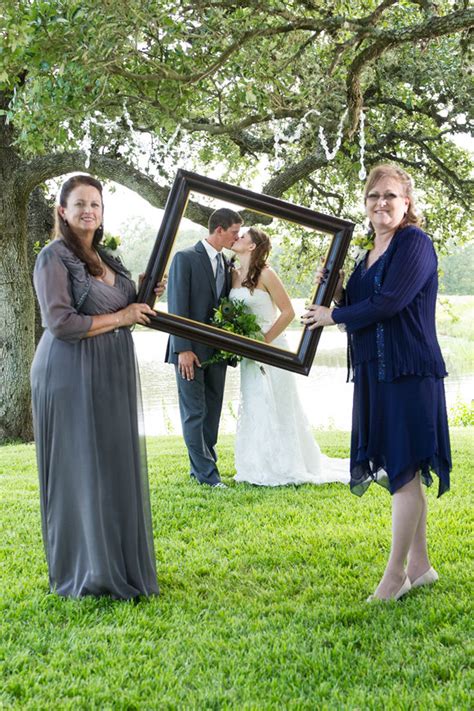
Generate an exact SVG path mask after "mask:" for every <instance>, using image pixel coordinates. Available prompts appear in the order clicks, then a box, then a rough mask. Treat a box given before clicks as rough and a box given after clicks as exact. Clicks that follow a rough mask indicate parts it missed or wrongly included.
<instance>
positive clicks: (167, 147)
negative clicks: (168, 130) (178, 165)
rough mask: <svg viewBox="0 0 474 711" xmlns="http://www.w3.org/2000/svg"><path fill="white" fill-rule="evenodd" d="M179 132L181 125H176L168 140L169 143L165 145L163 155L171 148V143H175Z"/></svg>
mask: <svg viewBox="0 0 474 711" xmlns="http://www.w3.org/2000/svg"><path fill="white" fill-rule="evenodd" d="M180 131H181V124H180V123H178V125H177V126H176V128H175V130H174V132H173V135H172V136H171V138H170V140H169V141H168V142H167V144H166V145H165V153H167V152H168V151H169V150H170V148H171V146H172V145H173V143H174V142H175V141H176V138H177V137H178V133H179V132H180Z"/></svg>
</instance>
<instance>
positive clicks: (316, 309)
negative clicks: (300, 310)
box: [301, 304, 335, 331]
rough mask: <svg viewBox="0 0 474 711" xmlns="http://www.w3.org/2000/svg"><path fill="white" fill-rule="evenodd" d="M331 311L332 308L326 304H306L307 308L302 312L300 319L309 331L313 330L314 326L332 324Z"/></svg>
mask: <svg viewBox="0 0 474 711" xmlns="http://www.w3.org/2000/svg"><path fill="white" fill-rule="evenodd" d="M332 311H333V309H332V308H328V307H327V306H317V305H316V304H311V306H308V310H307V311H306V313H305V314H303V316H302V319H301V320H302V321H303V324H304V325H305V326H307V327H308V329H309V330H310V331H313V330H314V329H315V328H321V326H334V325H335V322H334V321H333V320H332Z"/></svg>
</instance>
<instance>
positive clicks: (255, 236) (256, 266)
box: [242, 227, 272, 292]
mask: <svg viewBox="0 0 474 711" xmlns="http://www.w3.org/2000/svg"><path fill="white" fill-rule="evenodd" d="M247 234H249V235H250V237H251V239H252V242H253V243H254V245H255V249H254V250H252V254H251V256H250V264H249V270H248V272H247V276H246V277H245V279H244V281H243V282H242V286H246V287H247V288H248V289H250V291H251V292H253V290H254V289H255V288H256V286H257V284H258V280H259V279H260V274H261V273H262V269H263V267H264V266H265V265H266V263H267V259H268V255H269V254H270V251H271V249H272V244H271V242H270V237H269V236H268V235H267V234H266V232H264V231H263V230H259V229H258V228H257V227H249V229H248V230H247Z"/></svg>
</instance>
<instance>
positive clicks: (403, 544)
mask: <svg viewBox="0 0 474 711" xmlns="http://www.w3.org/2000/svg"><path fill="white" fill-rule="evenodd" d="M364 197H365V208H366V213H367V216H368V218H369V220H370V223H371V226H372V228H373V231H374V235H375V240H374V247H373V249H372V250H370V251H369V252H367V254H366V255H365V257H364V258H363V259H361V260H360V261H359V262H358V264H357V265H356V267H355V269H354V271H353V273H352V275H351V277H350V279H349V281H348V283H347V288H346V289H345V290H343V289H342V278H341V280H340V282H339V284H338V287H337V289H336V295H335V307H331V308H327V307H324V306H312V307H310V309H309V311H308V312H307V313H306V314H305V317H304V320H305V323H306V324H308V325H309V328H311V329H312V328H317V327H320V326H328V325H332V324H344V326H345V329H346V331H347V333H348V335H349V347H350V354H351V362H352V367H353V372H354V403H353V416H352V437H351V491H352V492H353V493H354V494H357V495H359V496H360V495H362V494H363V493H364V492H365V491H366V489H367V487H368V486H369V484H370V483H371V482H372V481H376V482H377V483H379V484H381V485H382V486H385V487H386V488H387V489H388V490H389V491H390V493H391V494H392V548H391V552H390V557H389V560H388V563H387V567H386V569H385V572H384V574H383V577H382V579H381V581H380V583H379V585H378V587H377V588H376V590H375V592H374V594H373V595H371V596H370V598H369V600H372V599H381V600H389V599H398V598H400V597H401V596H402V595H404V594H405V593H407V592H408V591H409V590H410V588H412V587H420V586H422V585H427V584H430V583H433V582H435V581H436V580H437V579H438V574H437V573H436V571H435V570H434V568H432V567H431V563H430V561H429V557H428V550H427V543H426V514H427V504H426V497H425V493H424V490H423V488H422V483H423V484H425V485H427V486H430V485H431V484H432V481H433V480H432V476H431V472H435V474H436V475H437V476H438V495H439V496H441V494H443V493H444V492H445V491H447V490H448V489H449V472H450V470H451V453H450V445H449V432H448V423H447V415H446V403H445V396H444V381H443V378H444V377H445V376H446V375H447V373H446V368H445V364H444V361H443V358H442V355H441V351H440V348H439V345H438V341H437V337H436V327H435V308H436V296H437V290H438V275H437V258H436V254H435V251H434V248H433V245H432V243H431V240H430V239H429V238H428V236H427V235H426V234H425V233H424V232H423V231H422V230H421V229H420V228H419V226H418V225H419V218H418V217H417V214H416V212H415V205H414V197H413V184H412V180H411V178H410V176H409V175H408V174H407V173H406V172H405V171H404V170H402V169H400V168H398V167H397V166H393V165H379V166H376V167H375V168H373V170H372V171H371V172H370V174H369V177H368V179H367V183H366V186H365V191H364ZM342 276H343V275H342ZM321 278H324V273H323V272H322V271H321V272H320V279H321Z"/></svg>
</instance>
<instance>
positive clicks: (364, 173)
mask: <svg viewBox="0 0 474 711" xmlns="http://www.w3.org/2000/svg"><path fill="white" fill-rule="evenodd" d="M364 128H365V114H364V109H362V110H361V112H360V126H359V146H360V170H359V178H360V180H365V179H366V177H367V171H366V169H365V163H364V161H365V130H364Z"/></svg>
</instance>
